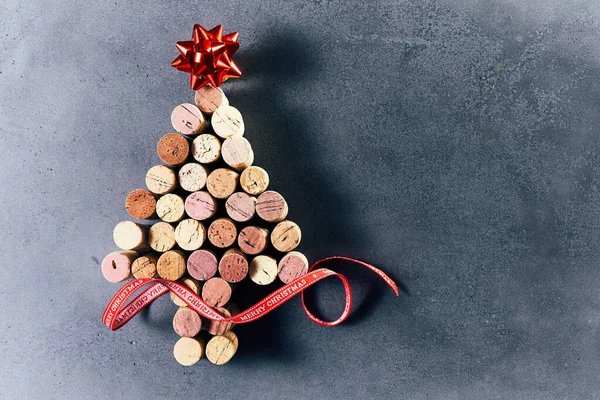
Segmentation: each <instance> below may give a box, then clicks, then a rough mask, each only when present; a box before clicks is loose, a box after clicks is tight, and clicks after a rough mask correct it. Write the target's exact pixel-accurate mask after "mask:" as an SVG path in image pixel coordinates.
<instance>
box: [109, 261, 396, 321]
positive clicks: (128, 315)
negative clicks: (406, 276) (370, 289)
mask: <svg viewBox="0 0 600 400" xmlns="http://www.w3.org/2000/svg"><path fill="white" fill-rule="evenodd" d="M330 260H345V261H350V262H353V263H356V264H360V265H362V266H363V267H366V268H368V269H370V270H371V271H373V272H375V273H376V274H377V275H379V276H380V277H381V278H382V279H383V280H384V281H385V282H386V283H387V284H388V285H389V286H390V287H391V288H392V290H393V291H394V293H396V296H398V295H399V293H398V286H397V285H396V283H395V282H394V281H393V280H392V279H391V278H390V277H389V276H387V275H386V274H385V273H384V272H383V271H382V270H380V269H379V268H376V267H374V266H373V265H371V264H367V263H365V262H362V261H359V260H355V259H352V258H348V257H341V256H333V257H328V258H324V259H322V260H319V261H317V262H316V263H314V264H313V265H311V267H310V268H309V269H308V273H307V274H306V275H304V276H301V277H299V278H297V279H295V280H293V281H292V282H290V283H288V284H287V285H285V286H283V287H281V288H279V289H277V290H276V291H274V292H273V293H271V294H270V295H268V296H267V297H265V298H264V299H262V300H261V301H259V302H258V303H256V304H255V305H253V306H252V307H250V308H248V309H247V310H245V311H243V312H241V313H239V314H236V315H234V316H232V317H229V318H226V317H224V316H222V315H221V314H219V313H218V312H217V311H215V310H214V309H213V308H212V307H210V306H209V305H208V304H206V303H205V302H204V300H202V298H201V297H200V296H198V295H197V294H196V293H194V292H193V291H192V290H190V289H189V288H188V287H187V286H184V285H182V284H180V283H178V282H175V281H169V280H165V279H156V278H143V279H135V280H133V281H131V282H128V283H126V284H125V285H123V287H121V289H119V290H118V291H117V293H115V295H114V296H113V297H112V299H110V301H109V302H108V305H107V306H106V310H104V315H103V316H102V322H103V323H104V324H105V325H106V326H108V327H109V328H110V329H112V330H113V331H116V330H117V329H119V328H121V327H122V326H123V325H125V324H126V323H127V322H129V320H130V319H132V318H133V317H135V316H136V315H137V313H139V312H140V311H141V310H142V309H143V308H144V307H146V306H148V305H149V304H150V303H152V302H153V301H154V300H156V299H157V298H159V297H160V296H162V295H163V294H165V293H167V292H169V291H171V292H173V294H174V295H175V296H177V297H179V298H180V299H181V300H182V301H183V302H185V303H186V304H187V305H188V306H189V307H190V308H191V309H192V310H194V311H196V312H197V313H198V314H199V315H200V316H202V317H204V318H208V319H211V320H214V321H224V322H232V323H234V324H243V323H247V322H252V321H255V320H257V319H259V318H261V317H264V316H265V315H267V314H268V313H270V312H271V311H273V310H274V309H275V308H277V307H279V306H280V305H282V304H283V303H285V302H286V301H288V300H290V299H291V298H292V297H294V296H295V295H297V294H299V293H300V294H301V298H302V307H303V308H304V312H305V313H306V315H307V316H308V318H310V319H311V320H312V321H313V322H315V323H317V324H319V325H322V326H336V325H339V324H341V323H342V322H344V321H345V320H346V318H348V315H350V308H351V307H352V291H351V289H350V283H349V282H348V279H346V277H345V276H344V275H342V274H339V273H337V272H334V271H331V270H329V269H327V268H319V269H315V267H316V266H317V265H319V264H321V263H323V262H325V261H330ZM330 276H336V277H337V278H339V279H340V280H341V281H342V284H343V285H344V292H345V295H346V303H345V306H344V311H343V313H342V315H341V316H340V317H339V318H338V319H336V320H335V321H331V322H329V321H323V320H321V319H319V318H317V317H315V316H314V315H313V314H312V313H311V312H310V311H309V310H308V308H307V307H306V304H305V302H304V290H305V289H307V288H309V287H310V286H312V285H314V284H315V283H317V282H319V281H320V280H322V279H325V278H327V277H330ZM150 283H151V285H150V287H148V288H147V289H145V290H144V291H143V292H141V293H140V294H139V295H137V296H136V297H135V298H134V299H133V300H131V301H130V302H129V303H127V300H129V298H131V297H132V296H133V295H134V294H135V293H136V292H137V291H138V290H139V289H140V288H142V287H143V286H145V285H147V284H150ZM126 303H127V304H126Z"/></svg>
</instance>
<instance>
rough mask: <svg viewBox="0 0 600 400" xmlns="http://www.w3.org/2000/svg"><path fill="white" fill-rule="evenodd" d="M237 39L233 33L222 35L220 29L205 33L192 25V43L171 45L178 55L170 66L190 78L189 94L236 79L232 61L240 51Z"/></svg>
mask: <svg viewBox="0 0 600 400" xmlns="http://www.w3.org/2000/svg"><path fill="white" fill-rule="evenodd" d="M238 36H239V34H238V33H237V32H233V33H230V34H228V35H223V26H222V25H218V26H215V27H214V28H212V29H211V30H210V31H207V30H206V29H204V28H203V27H202V26H201V25H198V24H196V25H194V31H193V33H192V40H190V41H184V42H177V44H176V45H175V46H176V47H177V50H179V52H180V53H181V55H180V56H178V57H177V58H176V59H175V60H173V62H172V63H171V66H172V67H175V68H177V69H178V70H180V71H184V72H188V73H189V74H190V87H191V88H192V89H193V90H198V89H200V88H201V87H202V86H204V85H206V84H208V83H210V84H211V85H213V86H221V84H222V83H223V80H225V79H227V78H239V77H240V76H241V75H242V71H240V69H239V68H238V66H237V65H236V64H235V63H234V62H233V59H232V56H233V54H234V53H235V52H236V51H237V49H238V48H239V47H240V44H239V43H238Z"/></svg>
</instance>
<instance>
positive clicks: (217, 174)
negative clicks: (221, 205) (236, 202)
mask: <svg viewBox="0 0 600 400" xmlns="http://www.w3.org/2000/svg"><path fill="white" fill-rule="evenodd" d="M238 181H239V175H238V173H237V172H235V171H232V170H230V169H227V168H218V169H215V170H214V171H213V172H211V173H210V174H209V175H208V178H206V188H207V189H208V191H209V192H210V194H212V195H213V196H214V197H216V198H217V199H226V198H228V197H229V196H231V195H232V194H233V192H235V188H236V187H237V184H238Z"/></svg>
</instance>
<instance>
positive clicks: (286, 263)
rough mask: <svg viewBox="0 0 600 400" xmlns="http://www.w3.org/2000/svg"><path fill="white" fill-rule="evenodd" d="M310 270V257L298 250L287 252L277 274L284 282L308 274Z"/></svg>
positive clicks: (280, 262)
mask: <svg viewBox="0 0 600 400" xmlns="http://www.w3.org/2000/svg"><path fill="white" fill-rule="evenodd" d="M307 272H308V259H307V258H306V256H304V254H302V253H300V252H298V251H290V252H289V253H287V254H286V255H285V256H283V258H282V259H281V261H279V266H278V268H277V275H279V279H281V281H282V282H283V283H290V282H291V281H293V280H294V279H296V278H299V277H301V276H303V275H306V274H307Z"/></svg>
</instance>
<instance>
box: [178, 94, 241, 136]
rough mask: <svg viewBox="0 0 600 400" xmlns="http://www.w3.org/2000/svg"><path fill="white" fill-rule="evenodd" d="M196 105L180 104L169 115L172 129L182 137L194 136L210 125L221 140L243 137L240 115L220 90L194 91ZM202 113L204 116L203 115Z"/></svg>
mask: <svg viewBox="0 0 600 400" xmlns="http://www.w3.org/2000/svg"><path fill="white" fill-rule="evenodd" d="M194 100H195V103H196V105H193V104H190V103H184V104H181V105H179V106H177V107H175V109H174V110H173V112H172V113H171V123H172V124H173V128H175V130H176V131H177V132H179V133H181V134H182V135H188V136H195V135H198V134H199V133H200V132H202V131H203V130H204V129H205V128H206V127H207V126H208V125H209V121H208V118H206V117H205V116H204V114H208V115H210V125H211V126H212V128H213V130H214V131H215V133H216V134H217V135H218V136H220V137H221V138H223V139H227V138H230V137H232V136H243V135H244V120H243V119H242V114H241V113H240V112H239V111H238V110H237V109H236V108H235V107H232V106H230V105H229V101H228V100H227V97H226V96H225V94H224V93H223V91H222V90H221V89H220V88H215V87H212V86H204V87H203V88H202V89H200V90H198V91H196V95H195V98H194ZM203 113H204V114H203Z"/></svg>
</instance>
